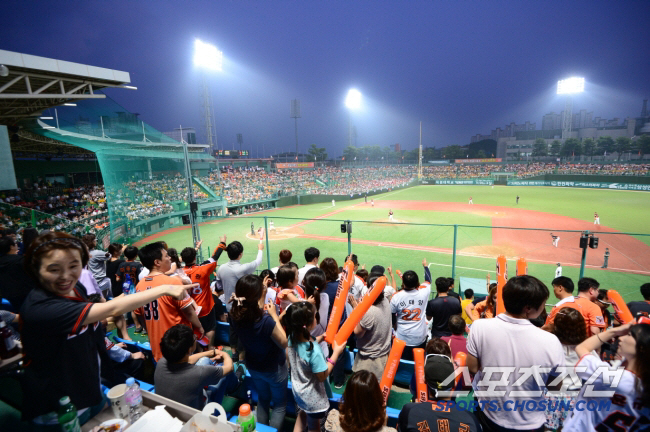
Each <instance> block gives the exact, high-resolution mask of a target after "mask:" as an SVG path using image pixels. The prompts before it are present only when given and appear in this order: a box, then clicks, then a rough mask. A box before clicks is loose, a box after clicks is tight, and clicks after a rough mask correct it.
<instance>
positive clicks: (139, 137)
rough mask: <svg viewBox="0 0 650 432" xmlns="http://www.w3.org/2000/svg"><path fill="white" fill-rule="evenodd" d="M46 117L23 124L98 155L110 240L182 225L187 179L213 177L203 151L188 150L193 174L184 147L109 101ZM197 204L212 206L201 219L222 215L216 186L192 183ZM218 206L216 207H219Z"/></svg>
mask: <svg viewBox="0 0 650 432" xmlns="http://www.w3.org/2000/svg"><path fill="white" fill-rule="evenodd" d="M44 115H49V116H52V117H53V118H52V119H47V120H43V119H39V120H33V121H31V122H28V123H26V124H25V128H26V129H28V130H30V131H31V132H33V133H35V134H38V135H41V136H44V137H46V138H51V139H53V140H56V141H57V142H60V143H65V144H69V145H71V146H75V147H81V148H84V149H87V150H90V151H92V152H94V153H95V155H96V156H97V161H98V164H99V167H100V170H101V172H102V177H103V182H104V186H105V188H106V200H107V204H108V215H109V219H110V230H111V231H110V240H111V241H118V240H134V239H137V238H140V237H142V236H145V235H148V234H151V233H154V232H157V231H161V230H163V229H169V228H173V227H175V226H181V225H183V216H185V218H186V220H185V222H187V217H188V215H189V211H190V206H189V201H190V198H189V196H188V181H187V175H188V174H189V175H191V176H192V177H193V178H194V177H196V178H197V179H198V178H199V176H200V175H206V173H209V171H210V169H211V167H213V166H214V165H210V164H209V163H208V162H210V161H214V158H212V157H211V156H210V155H209V154H208V153H205V152H204V151H203V150H204V149H203V148H201V147H192V146H189V147H188V155H189V160H190V170H191V172H190V173H187V170H186V165H185V153H184V148H183V144H181V143H179V142H178V141H175V140H174V139H172V138H170V137H168V136H166V135H164V134H163V133H161V132H159V131H157V130H156V129H154V128H153V127H151V126H150V125H147V124H146V123H144V122H143V121H142V120H141V119H140V118H139V117H138V114H134V113H131V112H129V111H127V110H126V109H125V108H123V107H122V106H120V105H119V104H117V103H116V102H115V101H113V100H112V99H110V98H108V97H107V98H105V99H92V100H85V101H80V102H78V103H77V106H76V107H59V108H57V110H56V112H54V110H52V109H51V110H48V111H47V112H45V113H44ZM192 190H193V193H194V196H195V201H198V202H211V205H206V206H203V207H205V208H200V209H199V212H198V215H199V216H200V215H202V214H203V213H205V214H206V216H207V215H210V216H213V215H217V214H221V213H222V212H223V206H222V205H220V204H219V203H220V202H222V200H221V193H220V190H219V189H218V188H213V187H211V186H208V185H205V184H202V183H201V182H200V181H197V182H194V181H193V187H192ZM215 203H216V204H215Z"/></svg>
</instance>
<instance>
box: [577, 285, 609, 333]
mask: <svg viewBox="0 0 650 432" xmlns="http://www.w3.org/2000/svg"><path fill="white" fill-rule="evenodd" d="M599 287H600V284H599V283H598V281H596V279H592V278H587V277H585V278H582V279H580V280H579V281H578V296H577V297H576V298H575V300H574V301H575V303H576V304H578V305H579V306H580V308H581V309H580V312H581V313H582V316H583V317H584V318H585V322H586V323H587V336H591V335H595V334H598V333H600V332H601V331H603V329H605V319H604V318H603V313H602V311H601V310H600V308H599V307H598V305H597V304H596V300H598V288H599Z"/></svg>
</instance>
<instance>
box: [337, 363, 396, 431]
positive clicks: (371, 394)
mask: <svg viewBox="0 0 650 432" xmlns="http://www.w3.org/2000/svg"><path fill="white" fill-rule="evenodd" d="M339 409H340V412H341V415H340V417H339V420H340V422H341V428H342V429H343V430H344V431H346V432H352V431H354V432H374V431H377V430H379V429H380V428H381V427H382V426H383V424H384V422H385V420H386V410H385V409H384V397H383V396H382V394H381V389H380V388H379V381H378V380H377V377H376V376H375V374H374V373H372V372H369V371H367V370H360V371H358V372H355V373H354V374H352V376H351V377H350V380H349V381H348V384H347V386H346V387H345V392H343V403H342V404H341V405H340V407H339Z"/></svg>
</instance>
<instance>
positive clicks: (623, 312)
mask: <svg viewBox="0 0 650 432" xmlns="http://www.w3.org/2000/svg"><path fill="white" fill-rule="evenodd" d="M607 300H609V301H610V302H611V303H612V306H613V307H614V314H615V315H616V319H617V320H619V321H620V322H621V324H627V323H631V322H632V321H634V317H633V316H632V312H630V309H629V308H628V307H627V305H626V304H625V302H624V301H623V297H621V295H620V294H619V293H618V291H615V290H608V291H607Z"/></svg>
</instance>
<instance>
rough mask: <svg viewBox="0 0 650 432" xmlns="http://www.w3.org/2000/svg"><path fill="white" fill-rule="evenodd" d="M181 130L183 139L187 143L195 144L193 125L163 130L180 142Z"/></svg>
mask: <svg viewBox="0 0 650 432" xmlns="http://www.w3.org/2000/svg"><path fill="white" fill-rule="evenodd" d="M181 130H182V133H183V139H184V140H185V141H186V142H187V143H188V144H196V130H195V129H194V128H193V127H188V128H182V129H181V128H176V129H174V130H173V131H170V132H163V133H164V134H165V135H167V136H168V137H169V138H171V139H173V140H176V141H178V142H181Z"/></svg>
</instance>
